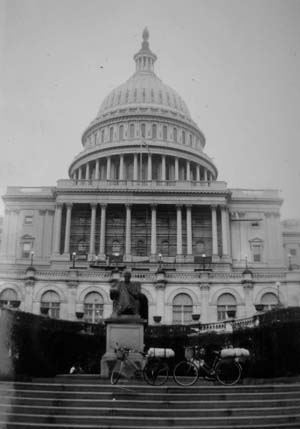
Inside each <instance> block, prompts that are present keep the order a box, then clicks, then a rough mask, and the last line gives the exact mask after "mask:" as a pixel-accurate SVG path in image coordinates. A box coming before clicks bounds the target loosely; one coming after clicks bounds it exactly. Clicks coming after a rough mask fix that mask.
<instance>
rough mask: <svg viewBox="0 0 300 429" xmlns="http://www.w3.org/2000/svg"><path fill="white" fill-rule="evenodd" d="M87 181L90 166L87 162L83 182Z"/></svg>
mask: <svg viewBox="0 0 300 429" xmlns="http://www.w3.org/2000/svg"><path fill="white" fill-rule="evenodd" d="M89 179H90V164H89V162H87V163H86V166H85V180H89Z"/></svg>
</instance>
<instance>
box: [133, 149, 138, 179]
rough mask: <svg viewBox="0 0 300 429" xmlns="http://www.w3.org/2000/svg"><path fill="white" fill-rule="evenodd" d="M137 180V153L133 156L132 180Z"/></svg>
mask: <svg viewBox="0 0 300 429" xmlns="http://www.w3.org/2000/svg"><path fill="white" fill-rule="evenodd" d="M137 179H138V159H137V153H135V154H134V155H133V180H137Z"/></svg>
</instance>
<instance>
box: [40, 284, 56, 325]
mask: <svg viewBox="0 0 300 429" xmlns="http://www.w3.org/2000/svg"><path fill="white" fill-rule="evenodd" d="M59 310H60V300H59V296H58V294H57V293H56V292H55V291H54V290H49V291H48V292H45V293H44V294H43V296H42V299H41V313H42V314H47V315H48V316H49V317H52V318H53V319H59Z"/></svg>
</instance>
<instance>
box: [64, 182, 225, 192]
mask: <svg viewBox="0 0 300 429" xmlns="http://www.w3.org/2000/svg"><path fill="white" fill-rule="evenodd" d="M57 186H58V188H68V189H69V188H78V187H84V188H87V187H92V188H97V189H101V188H109V189H112V188H125V189H136V188H139V189H140V188H143V189H144V188H146V189H149V188H150V189H152V188H155V189H157V188H167V189H169V188H176V189H186V188H190V189H195V188H197V189H209V190H211V191H214V190H224V191H227V184H226V182H221V181H220V182H215V181H213V182H209V181H194V180H190V181H188V180H94V179H91V180H85V179H80V180H79V179H78V180H76V179H74V180H65V179H62V180H58V181H57Z"/></svg>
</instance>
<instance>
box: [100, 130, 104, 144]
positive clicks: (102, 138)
mask: <svg viewBox="0 0 300 429" xmlns="http://www.w3.org/2000/svg"><path fill="white" fill-rule="evenodd" d="M101 143H104V129H103V130H102V131H101Z"/></svg>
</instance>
